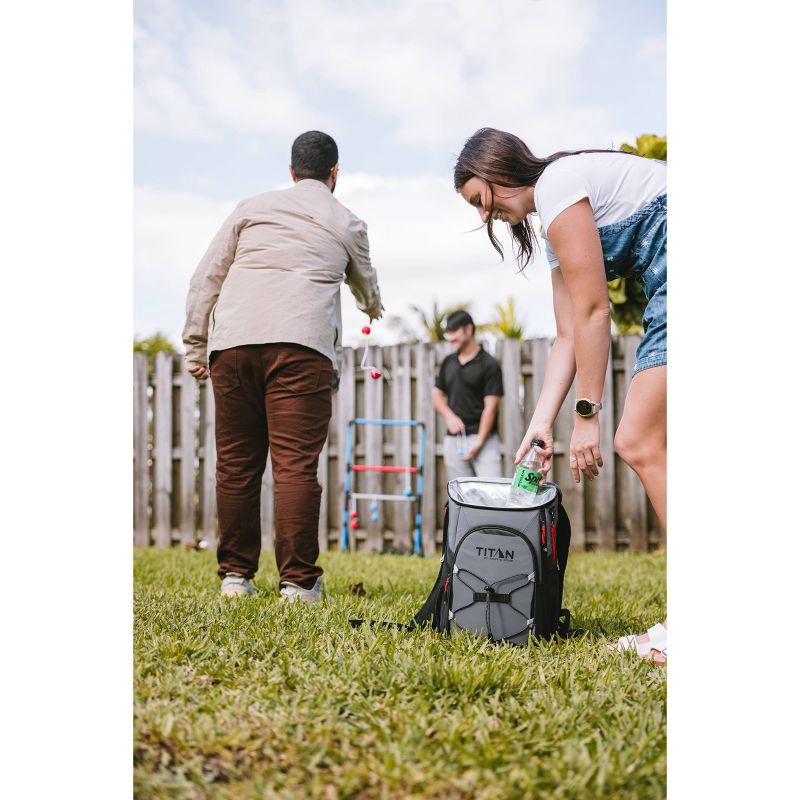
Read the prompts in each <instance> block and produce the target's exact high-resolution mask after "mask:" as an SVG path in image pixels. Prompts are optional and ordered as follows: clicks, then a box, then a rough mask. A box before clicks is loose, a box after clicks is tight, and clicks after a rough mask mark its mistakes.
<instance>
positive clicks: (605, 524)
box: [593, 347, 617, 550]
mask: <svg viewBox="0 0 800 800" xmlns="http://www.w3.org/2000/svg"><path fill="white" fill-rule="evenodd" d="M601 402H602V404H603V408H602V410H601V411H600V453H601V455H602V456H603V467H602V469H600V472H599V474H598V476H597V477H596V478H595V479H594V484H593V488H594V492H595V508H596V509H597V547H598V549H600V550H614V549H615V548H616V542H617V523H616V519H615V515H614V506H615V503H614V486H615V485H616V483H615V481H616V474H615V473H616V464H615V461H616V459H615V458H614V419H615V412H616V408H615V403H614V354H613V347H609V353H608V366H607V367H606V378H605V383H604V385H603V397H602V398H601Z"/></svg>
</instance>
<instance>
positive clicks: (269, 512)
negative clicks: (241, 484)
mask: <svg viewBox="0 0 800 800" xmlns="http://www.w3.org/2000/svg"><path fill="white" fill-rule="evenodd" d="M274 530H275V479H274V478H273V477H272V453H268V454H267V466H266V467H265V468H264V474H263V475H262V476H261V549H262V550H270V549H271V548H272V547H273V545H274V536H273V534H274Z"/></svg>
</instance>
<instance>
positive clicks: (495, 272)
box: [134, 173, 554, 344]
mask: <svg viewBox="0 0 800 800" xmlns="http://www.w3.org/2000/svg"><path fill="white" fill-rule="evenodd" d="M337 197H338V198H339V199H340V200H341V201H342V202H343V203H344V204H345V205H346V206H348V207H349V208H350V209H351V210H352V211H353V212H354V213H356V214H358V215H359V216H360V217H362V218H363V219H364V220H365V221H366V222H367V224H368V226H369V237H370V247H371V255H372V262H373V264H374V266H375V268H376V270H377V272H378V278H379V283H380V286H381V293H382V296H383V301H384V305H385V307H386V311H387V316H388V315H390V314H398V315H400V316H403V317H405V318H407V319H408V320H409V321H410V322H412V323H414V317H413V315H412V314H411V313H410V305H411V304H415V305H419V306H422V307H423V308H428V309H429V308H430V307H431V306H432V304H433V301H434V300H436V301H437V302H438V303H439V305H440V306H441V305H447V304H450V303H456V302H464V301H471V302H472V304H473V305H472V309H473V314H474V316H475V318H476V321H478V322H482V321H487V320H488V319H489V318H490V317H491V316H492V315H493V305H494V304H495V303H501V302H505V300H506V298H507V297H509V296H514V298H515V300H516V303H517V307H518V309H519V310H520V312H521V314H522V315H523V317H524V319H525V321H526V323H527V325H528V328H529V330H530V332H531V333H532V334H543V335H552V333H553V332H554V322H553V316H552V308H551V296H550V278H549V271H548V269H547V267H546V264H545V263H544V262H543V260H537V262H536V263H534V264H531V265H530V266H529V267H528V268H527V270H526V273H527V275H528V277H527V278H526V277H524V276H522V275H517V274H516V266H515V262H514V261H513V258H512V257H511V250H510V243H508V242H507V240H506V244H507V246H506V254H507V256H506V261H505V262H504V263H502V264H501V263H499V257H498V256H497V254H496V253H495V251H494V250H493V249H492V248H491V245H490V244H489V241H488V238H487V236H486V233H485V231H484V230H482V229H481V230H478V231H474V232H470V231H471V230H472V229H474V228H475V227H476V226H477V225H478V224H479V222H480V220H479V219H478V215H477V214H476V213H475V211H474V209H472V208H470V207H469V206H468V205H467V204H466V203H465V202H464V201H463V200H462V199H461V198H460V197H459V196H458V195H457V194H456V193H455V191H454V190H453V188H452V185H451V184H450V182H449V181H447V180H444V179H442V178H441V177H439V176H435V175H419V176H416V177H412V178H386V177H382V176H378V175H366V174H357V173H350V174H348V173H342V176H341V178H340V182H339V185H338V186H337ZM237 199H240V198H237ZM235 202H236V201H235V200H233V201H231V202H224V203H223V202H217V201H212V200H209V199H207V198H204V197H202V196H200V195H196V194H191V193H177V192H168V191H161V190H157V189H153V188H149V187H137V188H136V191H135V203H136V225H135V229H134V236H135V258H134V264H135V279H136V280H135V283H136V314H135V315H136V330H137V332H138V333H140V334H142V335H149V334H150V333H153V332H154V331H155V329H156V328H160V329H162V330H164V331H166V332H168V333H169V335H170V336H171V338H172V339H173V341H175V342H176V343H178V342H179V341H180V331H181V328H182V327H183V310H184V303H185V298H186V291H187V289H188V285H189V279H190V277H191V275H192V272H193V271H194V268H195V267H196V265H197V263H198V261H199V260H200V258H201V257H202V255H203V253H204V252H205V249H206V247H207V246H208V243H209V242H210V241H211V239H212V237H213V236H214V234H215V233H216V231H217V230H218V228H219V226H220V225H221V224H222V222H223V220H224V219H225V217H226V216H227V215H228V214H229V213H230V211H231V210H232V208H233V207H234V205H235ZM498 227H499V226H498ZM342 312H343V324H344V331H343V333H344V337H343V338H344V342H345V344H355V343H356V342H357V341H358V339H359V331H360V329H361V326H362V325H363V324H364V323H365V321H366V319H365V317H364V316H363V314H361V313H360V312H359V311H358V309H357V308H356V306H355V302H354V300H353V298H352V296H351V295H350V293H349V290H348V289H347V288H346V287H344V288H343V290H342ZM394 340H395V334H394V333H393V332H392V331H391V330H390V329H389V328H388V326H387V325H386V324H385V323H384V322H383V321H381V322H378V323H377V324H376V325H375V341H376V342H378V343H390V342H392V341H394Z"/></svg>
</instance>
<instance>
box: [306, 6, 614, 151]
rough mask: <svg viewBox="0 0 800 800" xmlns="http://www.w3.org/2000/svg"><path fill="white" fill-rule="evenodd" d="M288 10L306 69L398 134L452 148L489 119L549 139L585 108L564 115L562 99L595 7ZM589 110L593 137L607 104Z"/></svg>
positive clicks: (586, 126) (593, 23) (592, 23)
mask: <svg viewBox="0 0 800 800" xmlns="http://www.w3.org/2000/svg"><path fill="white" fill-rule="evenodd" d="M292 9H293V10H292V14H291V17H290V23H291V26H292V27H291V34H292V36H293V38H294V48H293V52H297V53H298V55H299V61H300V65H301V66H303V67H305V68H306V69H310V70H312V71H314V72H317V73H318V74H320V75H324V79H325V80H326V81H327V82H329V83H332V84H334V85H336V86H338V87H340V88H343V89H346V90H348V91H350V92H352V93H354V94H355V95H357V96H359V97H360V98H361V99H362V100H363V101H364V102H365V103H366V104H368V106H369V107H370V108H374V109H376V110H377V111H380V112H382V113H383V114H385V115H387V116H388V117H389V118H391V119H393V120H394V121H395V123H396V126H397V129H396V133H395V136H394V138H395V140H397V141H402V142H405V143H410V144H419V145H429V144H440V143H449V142H452V141H454V137H455V140H456V141H458V139H459V138H461V139H463V138H464V137H465V136H466V135H468V134H469V133H471V132H472V131H474V130H476V129H477V128H479V127H482V126H484V125H492V126H494V127H505V128H508V129H512V130H515V131H521V132H530V133H535V134H537V138H538V139H542V138H549V136H550V134H555V133H560V132H565V131H574V129H575V123H576V122H578V123H579V125H580V117H581V116H582V114H581V113H580V112H579V113H578V114H577V115H571V116H572V117H573V118H572V119H565V118H564V116H563V111H564V109H563V108H561V106H563V105H564V102H563V98H564V97H565V95H567V94H568V91H569V89H570V87H571V86H572V85H573V84H574V81H575V79H576V69H577V58H578V56H579V55H580V54H581V52H582V51H583V50H584V49H585V48H586V47H587V46H588V44H589V43H590V38H591V34H592V32H593V31H594V30H595V29H596V27H597V25H598V14H597V6H596V3H595V2H585V0H562V1H561V2H557V3H534V2H530V0H499V2H495V3H487V2H485V0H452V2H439V3H430V2H427V0H407V2H404V3H392V4H383V3H371V4H364V3H360V2H357V0H346V1H345V2H340V3H336V4H335V5H334V4H331V3H329V2H326V0H307V2H300V3H295V4H293V5H292ZM546 109H547V110H546ZM582 111H583V113H584V114H586V116H587V119H585V120H584V121H583V122H584V124H583V125H582V126H581V127H584V129H585V131H584V132H588V131H589V130H590V129H591V128H592V127H594V126H596V125H597V122H598V119H597V115H598V113H600V110H599V109H597V108H594V109H583V110H582ZM576 116H577V117H578V119H576V118H575V117H576Z"/></svg>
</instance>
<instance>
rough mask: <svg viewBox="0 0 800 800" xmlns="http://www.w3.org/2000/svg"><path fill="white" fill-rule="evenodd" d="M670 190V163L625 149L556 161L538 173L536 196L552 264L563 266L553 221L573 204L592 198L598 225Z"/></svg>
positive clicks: (632, 212) (625, 215) (632, 211)
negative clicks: (552, 235) (553, 242)
mask: <svg viewBox="0 0 800 800" xmlns="http://www.w3.org/2000/svg"><path fill="white" fill-rule="evenodd" d="M666 192H667V165H666V164H665V163H664V162H663V161H656V160H654V159H652V158H642V157H640V156H633V155H627V154H624V153H579V154H578V155H575V156H564V157H563V158H559V159H558V160H557V161H554V162H553V163H552V164H550V165H549V166H548V167H546V168H545V170H544V172H543V173H542V174H541V175H540V176H539V180H538V181H537V182H536V187H535V188H534V192H533V196H534V202H535V203H536V210H537V212H538V214H539V221H540V222H541V223H542V230H543V238H544V240H545V252H546V254H547V260H548V261H549V262H550V266H551V267H552V268H553V269H555V268H556V267H557V266H559V263H558V259H557V258H556V255H555V253H554V252H553V248H552V247H551V246H550V242H549V241H548V239H547V230H548V228H549V227H550V223H551V222H552V221H553V220H554V219H555V218H556V217H557V216H558V215H559V214H560V213H561V212H562V211H563V210H564V209H565V208H569V206H571V205H573V204H574V203H577V202H578V201H579V200H582V199H583V198H584V197H588V198H589V205H591V207H592V211H593V212H594V219H595V222H596V223H597V227H598V228H601V227H603V226H604V225H611V224H613V223H614V222H619V221H620V220H623V219H625V218H626V217H629V216H631V214H635V213H636V212H637V211H639V209H641V208H643V207H644V206H646V205H647V204H648V203H649V202H651V201H652V200H655V198H656V197H660V196H661V195H662V194H666Z"/></svg>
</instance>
